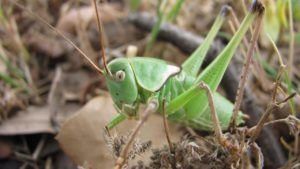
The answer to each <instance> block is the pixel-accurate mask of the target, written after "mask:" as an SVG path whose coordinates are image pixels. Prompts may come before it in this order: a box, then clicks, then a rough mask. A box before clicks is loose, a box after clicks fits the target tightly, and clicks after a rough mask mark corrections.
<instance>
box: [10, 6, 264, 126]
mask: <svg viewBox="0 0 300 169" xmlns="http://www.w3.org/2000/svg"><path fill="white" fill-rule="evenodd" d="M16 5H17V6H19V7H20V8H22V9H24V8H23V7H22V6H21V5H19V4H16ZM95 8H96V13H97V14H96V16H97V20H98V22H97V24H98V28H99V30H100V36H101V33H102V25H101V21H100V20H99V16H98V12H97V7H96V5H95ZM227 8H228V7H226V6H225V7H223V8H222V10H221V12H220V14H219V15H218V17H217V18H216V20H215V22H214V24H213V26H212V28H211V29H210V31H209V33H208V35H207V37H206V39H205V40H204V42H203V43H202V45H201V46H200V47H199V48H198V49H197V50H196V51H195V52H194V53H193V54H192V55H191V56H190V57H189V58H188V59H187V60H186V61H185V62H184V63H183V64H182V65H181V66H180V67H178V66H175V65H172V64H169V63H167V62H165V61H163V60H159V59H155V58H150V57H128V58H117V59H114V60H112V61H111V62H110V63H108V64H107V63H106V57H105V53H104V46H103V43H101V51H102V59H103V64H104V69H100V68H99V67H98V66H96V65H95V64H94V63H93V62H92V61H91V60H90V59H89V57H88V56H86V55H85V54H84V53H83V52H82V51H81V50H80V49H79V48H78V47H77V46H76V45H75V44H74V43H73V42H72V41H70V40H69V39H68V38H67V37H66V36H65V35H64V34H63V33H61V32H60V31H58V30H56V29H55V28H54V27H53V26H51V25H50V24H48V23H46V22H45V21H44V20H43V19H41V18H40V17H39V16H37V15H36V14H33V13H32V12H31V13H32V14H33V15H35V16H36V17H37V18H39V19H40V20H41V21H42V22H44V23H45V24H47V25H48V26H49V27H50V28H51V29H52V30H54V31H55V32H56V33H58V34H60V35H61V36H62V37H63V38H64V39H65V40H66V41H68V42H69V43H70V44H71V45H72V46H74V47H75V49H76V50H78V51H79V52H80V53H81V54H82V56H83V57H84V58H85V59H87V61H88V62H89V63H90V64H91V65H92V66H93V67H94V68H95V69H96V70H97V71H98V72H99V73H100V74H101V75H103V76H104V77H105V79H106V83H107V87H108V89H109V92H110V94H111V96H112V99H113V101H114V104H115V107H116V110H117V112H118V113H119V114H118V115H117V116H116V117H115V118H114V119H112V120H111V121H110V122H109V123H108V125H107V129H112V128H114V127H115V126H117V125H118V124H119V123H121V122H122V121H124V120H125V119H127V118H138V109H139V105H140V104H147V103H150V102H151V103H153V102H155V103H157V104H155V105H156V106H157V107H156V108H155V109H156V110H157V111H161V110H162V102H163V101H165V104H166V109H165V112H166V114H167V116H168V119H170V120H173V121H178V122H180V123H183V124H184V125H187V126H191V127H192V128H195V129H200V130H206V131H212V130H213V123H212V121H211V117H210V116H211V115H210V108H209V106H208V100H207V96H206V93H205V91H204V90H203V89H201V88H200V87H199V84H200V83H205V84H207V85H208V87H209V88H210V89H211V91H212V92H213V93H214V98H213V99H214V102H215V108H216V112H217V114H218V118H219V119H220V125H221V128H222V129H227V128H228V125H229V122H230V119H231V115H232V110H233V104H232V103H231V102H230V101H228V100H227V99H226V98H225V97H223V96H222V95H220V94H219V93H217V92H216V89H217V87H218V86H219V84H220V81H221V79H222V77H223V75H224V73H225V70H226V68H227V67H228V65H229V62H230V60H231V58H232V56H233V55H234V53H235V51H236V49H237V47H238V45H239V44H240V42H241V40H242V38H243V37H244V35H245V33H246V32H247V30H248V28H249V26H250V25H251V24H252V22H253V20H254V19H255V17H256V16H257V15H258V14H259V13H260V10H261V8H262V7H261V4H260V3H259V2H256V1H254V2H253V4H252V6H251V9H250V11H249V13H248V14H247V15H246V17H245V18H244V20H243V22H242V23H241V25H240V28H239V29H238V30H237V32H236V33H235V34H234V36H233V37H232V39H231V40H230V42H229V43H228V45H227V46H226V47H225V48H224V49H223V51H222V52H221V53H220V54H219V55H218V56H217V57H216V58H215V60H214V61H213V62H212V63H211V64H210V65H209V66H208V67H207V68H205V69H204V70H203V71H202V72H201V73H200V74H198V72H199V69H200V67H201V64H202V62H203V60H204V58H205V55H206V54H207V52H208V50H209V47H210V45H211V44H212V42H213V40H214V38H215V37H216V35H217V33H218V32H219V30H220V28H221V26H222V24H223V22H224V20H225V17H226V13H227V11H228V9H227ZM25 10H26V9H25ZM29 12H30V11H29ZM102 39H103V38H102V37H100V40H101V41H102ZM242 122H243V120H242V113H241V112H240V113H239V115H238V120H237V123H238V124H240V123H242Z"/></svg>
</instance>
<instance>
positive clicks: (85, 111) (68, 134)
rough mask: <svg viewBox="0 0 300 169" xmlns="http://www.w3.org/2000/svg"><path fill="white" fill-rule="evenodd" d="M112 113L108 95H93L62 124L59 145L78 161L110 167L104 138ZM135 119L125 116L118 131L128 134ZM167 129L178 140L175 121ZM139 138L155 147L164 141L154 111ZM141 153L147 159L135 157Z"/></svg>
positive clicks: (121, 133)
mask: <svg viewBox="0 0 300 169" xmlns="http://www.w3.org/2000/svg"><path fill="white" fill-rule="evenodd" d="M114 115H116V111H115V109H114V107H113V102H112V100H111V98H110V97H109V96H99V97H96V98H94V99H92V100H91V101H90V102H88V103H87V104H86V105H85V106H84V107H83V108H82V109H80V110H79V111H78V112H77V113H76V114H75V115H74V116H72V117H71V118H70V119H69V120H67V121H66V122H65V124H64V125H63V126H62V129H61V131H60V132H59V134H58V135H57V137H56V138H57V140H58V142H59V143H60V145H61V148H62V149H63V150H64V151H65V153H66V154H67V155H69V156H70V157H71V158H72V160H73V161H74V162H75V163H76V164H77V165H80V166H83V165H84V164H89V166H90V167H91V168H94V169H97V168H111V167H113V166H114V162H115V159H113V156H112V154H111V152H110V150H109V147H108V145H107V143H106V142H105V138H104V136H105V131H104V126H105V124H107V123H108V122H109V120H111V119H112V118H113V116H114ZM136 122H137V121H135V120H126V121H125V122H123V123H122V124H120V125H119V126H117V128H116V130H117V134H118V135H124V134H125V133H127V134H128V132H130V131H131V129H133V127H134V126H135V125H136ZM170 129H171V130H170V133H171V136H172V141H178V140H179V137H180V135H181V134H180V133H179V132H178V130H176V127H175V126H174V125H172V126H170ZM138 138H139V139H141V140H151V141H152V142H153V146H156V147H160V146H161V145H163V144H167V141H166V138H165V133H164V128H163V119H162V117H161V116H159V115H156V114H154V115H152V116H150V118H149V119H148V121H147V122H146V123H145V125H144V126H143V127H142V129H141V131H140V132H139V135H138ZM142 157H145V159H146V155H142V156H141V157H138V158H142ZM147 159H149V158H147ZM137 160H139V159H137Z"/></svg>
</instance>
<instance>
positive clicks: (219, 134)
mask: <svg viewBox="0 0 300 169" xmlns="http://www.w3.org/2000/svg"><path fill="white" fill-rule="evenodd" d="M199 87H200V88H201V89H204V90H205V91H206V95H207V97H208V104H209V108H210V113H211V118H212V121H213V124H214V125H213V126H214V130H215V135H216V138H217V140H218V142H219V143H220V144H221V145H223V142H224V140H225V138H224V136H223V133H222V128H221V125H220V121H219V118H218V115H217V111H216V108H215V104H214V100H213V94H212V92H211V90H210V88H209V86H208V85H207V84H205V83H204V82H200V84H199Z"/></svg>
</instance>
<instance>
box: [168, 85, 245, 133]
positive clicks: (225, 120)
mask: <svg viewBox="0 0 300 169" xmlns="http://www.w3.org/2000/svg"><path fill="white" fill-rule="evenodd" d="M213 99H214V102H215V108H216V111H217V114H218V117H219V119H220V121H221V128H222V129H223V130H224V129H226V128H227V127H228V125H229V122H230V118H231V114H232V110H233V104H232V103H231V102H230V101H228V100H227V99H226V98H225V97H223V96H222V95H220V94H219V93H217V92H214V95H213ZM194 100H196V101H198V100H201V101H200V102H198V103H194V105H193V106H191V105H190V102H192V101H194ZM181 108H183V109H184V111H181ZM194 108H195V109H196V111H195V110H194ZM189 111H193V112H196V114H193V118H190V117H189V116H186V114H188V113H189ZM166 113H167V115H168V118H169V119H171V120H172V119H173V120H179V121H183V122H186V123H187V125H190V126H192V127H193V128H197V129H201V130H207V131H211V130H212V129H213V128H212V127H213V123H212V121H211V120H210V109H209V106H208V100H207V96H206V93H205V91H204V90H203V89H201V88H200V87H199V83H198V84H196V85H195V86H194V87H192V88H191V89H189V90H187V91H185V92H184V93H182V94H181V95H179V96H177V97H176V98H175V99H174V100H172V101H171V102H169V104H168V105H167V107H166ZM238 119H239V120H238V123H239V124H240V123H242V122H243V120H242V113H241V112H240V113H239V116H238Z"/></svg>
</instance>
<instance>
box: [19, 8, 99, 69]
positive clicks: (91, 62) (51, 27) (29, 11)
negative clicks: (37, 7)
mask: <svg viewBox="0 0 300 169" xmlns="http://www.w3.org/2000/svg"><path fill="white" fill-rule="evenodd" d="M13 3H14V4H15V5H16V6H17V7H19V8H21V9H22V10H24V11H26V12H28V13H30V14H31V15H33V16H34V17H36V18H37V19H38V20H40V21H41V22H42V23H44V24H45V25H47V26H48V27H49V28H50V29H52V31H54V32H55V33H57V34H59V35H60V36H61V37H63V39H64V40H65V41H67V42H68V43H69V44H71V45H72V46H73V47H74V48H75V49H76V50H77V51H78V52H79V53H80V54H81V55H82V56H83V57H84V58H85V59H86V60H87V61H88V62H89V64H91V65H92V67H93V68H94V69H95V70H96V71H97V72H98V73H100V74H104V72H103V70H102V69H100V68H99V67H98V66H97V65H96V64H95V63H94V62H93V61H92V60H91V59H90V58H89V57H88V56H87V55H86V54H85V53H84V52H83V51H82V50H81V49H80V48H79V47H77V46H76V45H75V44H74V43H73V42H72V41H71V40H70V39H69V38H67V37H66V36H65V35H64V34H63V33H62V32H60V31H59V30H57V29H56V28H54V27H53V26H52V25H50V24H49V23H48V22H46V21H45V20H44V19H43V18H42V17H40V16H39V15H37V14H35V13H34V12H32V11H31V10H29V9H27V8H25V7H24V6H23V5H21V4H19V3H17V2H13Z"/></svg>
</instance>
